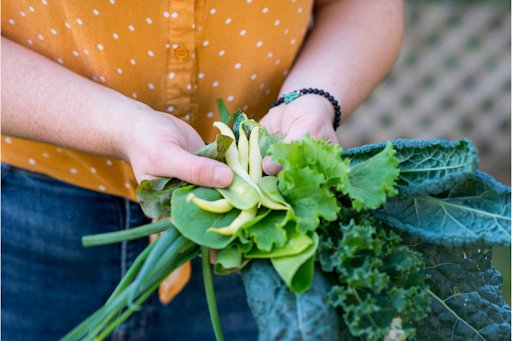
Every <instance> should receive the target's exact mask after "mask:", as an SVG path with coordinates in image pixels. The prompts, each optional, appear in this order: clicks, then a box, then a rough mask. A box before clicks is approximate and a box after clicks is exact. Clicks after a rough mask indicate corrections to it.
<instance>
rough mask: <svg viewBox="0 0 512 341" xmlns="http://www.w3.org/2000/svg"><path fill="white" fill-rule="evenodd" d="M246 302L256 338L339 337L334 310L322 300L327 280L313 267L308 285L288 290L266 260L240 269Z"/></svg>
mask: <svg viewBox="0 0 512 341" xmlns="http://www.w3.org/2000/svg"><path fill="white" fill-rule="evenodd" d="M242 278H243V281H244V286H245V292H246V294H247V302H248V304H249V308H250V309H251V311H252V314H253V316H254V318H255V319H256V323H257V325H258V330H259V335H258V340H260V341H268V340H279V341H296V340H302V341H332V340H339V339H340V336H339V335H340V334H339V333H340V327H339V322H338V316H337V314H336V310H335V309H334V308H333V307H331V306H330V305H329V304H327V303H326V299H327V292H328V290H329V288H330V284H329V282H328V281H327V279H326V278H325V277H324V275H323V274H322V272H321V271H315V275H314V280H313V284H312V286H311V289H310V290H308V291H307V292H306V293H303V294H295V293H293V292H291V291H290V290H289V289H288V287H287V285H286V284H285V283H284V282H283V281H282V280H281V278H280V277H279V275H278V274H277V273H276V272H275V270H274V268H273V267H272V265H271V264H270V263H269V262H268V261H266V260H253V261H252V262H251V263H250V264H249V265H247V266H246V267H245V268H243V270H242Z"/></svg>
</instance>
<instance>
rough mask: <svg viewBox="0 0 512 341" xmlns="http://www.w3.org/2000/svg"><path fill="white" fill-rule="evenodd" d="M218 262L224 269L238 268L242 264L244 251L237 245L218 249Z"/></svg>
mask: <svg viewBox="0 0 512 341" xmlns="http://www.w3.org/2000/svg"><path fill="white" fill-rule="evenodd" d="M216 264H219V265H221V266H222V268H223V269H237V268H240V266H241V265H242V253H241V252H240V251H239V250H238V248H237V247H227V248H225V249H222V250H219V251H217V259H216Z"/></svg>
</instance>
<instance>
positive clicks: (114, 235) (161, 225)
mask: <svg viewBox="0 0 512 341" xmlns="http://www.w3.org/2000/svg"><path fill="white" fill-rule="evenodd" d="M171 227H172V224H171V222H170V221H169V220H167V219H162V220H160V221H157V222H156V223H152V224H147V225H142V226H139V227H134V228H132V229H128V230H123V231H116V232H108V233H101V234H95V235H90V236H84V237H82V245H83V246H84V247H91V246H99V245H106V244H113V243H119V242H122V241H125V240H133V239H138V238H142V237H146V236H149V235H151V234H153V233H158V232H162V231H166V230H168V229H170V228H171Z"/></svg>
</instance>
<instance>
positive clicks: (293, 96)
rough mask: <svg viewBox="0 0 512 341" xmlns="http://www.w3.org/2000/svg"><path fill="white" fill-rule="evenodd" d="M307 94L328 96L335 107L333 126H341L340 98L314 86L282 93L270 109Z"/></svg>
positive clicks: (335, 127)
mask: <svg viewBox="0 0 512 341" xmlns="http://www.w3.org/2000/svg"><path fill="white" fill-rule="evenodd" d="M307 94H314V95H320V96H323V97H325V98H327V100H328V101H329V102H331V104H332V106H333V107H334V123H333V125H332V126H333V128H334V130H336V129H337V128H338V127H339V125H340V120H341V108H340V103H339V102H338V100H336V98H334V96H332V95H331V94H330V93H328V92H327V91H325V90H321V89H314V88H304V89H300V90H295V91H292V92H289V93H287V94H282V95H281V97H279V99H278V100H277V101H276V102H275V103H274V104H272V105H271V106H270V109H272V108H273V107H277V106H278V105H281V104H283V103H285V104H289V103H291V102H293V101H294V100H296V99H297V98H299V97H300V96H302V95H307Z"/></svg>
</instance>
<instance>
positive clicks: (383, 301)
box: [319, 209, 429, 340]
mask: <svg viewBox="0 0 512 341" xmlns="http://www.w3.org/2000/svg"><path fill="white" fill-rule="evenodd" d="M344 213H346V214H344V216H343V217H341V219H340V221H338V222H336V223H333V224H330V225H327V226H326V227H325V228H323V229H322V230H321V242H320V247H319V255H320V256H319V259H320V264H321V265H322V270H323V271H325V272H327V273H331V274H332V275H333V278H334V283H335V284H334V285H333V287H332V289H331V290H330V292H329V302H330V304H332V305H333V306H335V307H340V308H341V309H342V315H343V318H344V321H345V324H346V325H347V327H348V329H349V331H350V333H351V334H352V335H353V336H357V337H361V338H362V339H364V340H382V339H383V338H384V337H385V336H386V335H388V334H389V333H390V331H391V329H392V324H393V323H394V321H395V322H396V321H399V322H400V326H401V329H400V332H401V333H402V334H403V335H404V336H406V337H412V336H414V333H415V329H414V322H415V321H417V320H420V319H422V318H424V317H425V316H426V314H427V311H428V306H429V296H428V293H427V287H426V285H425V276H423V275H422V274H421V270H422V269H423V265H424V264H423V260H422V257H421V255H420V254H418V253H417V252H414V251H412V250H411V249H409V248H407V247H406V246H403V245H401V239H400V238H399V237H398V236H397V235H396V234H394V233H393V232H391V231H388V230H387V229H386V228H385V227H384V226H383V225H382V224H381V223H380V222H379V221H378V220H376V219H374V218H371V217H370V216H368V215H366V214H358V213H354V212H353V211H350V210H349V209H345V212H344Z"/></svg>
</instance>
